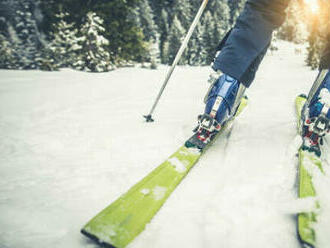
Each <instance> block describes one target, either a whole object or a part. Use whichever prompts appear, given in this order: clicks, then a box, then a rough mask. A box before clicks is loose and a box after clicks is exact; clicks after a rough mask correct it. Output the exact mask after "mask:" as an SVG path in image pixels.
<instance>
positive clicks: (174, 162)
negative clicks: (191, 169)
mask: <svg viewBox="0 0 330 248" xmlns="http://www.w3.org/2000/svg"><path fill="white" fill-rule="evenodd" d="M167 161H168V162H169V163H170V164H171V165H172V166H173V167H174V168H175V170H176V171H177V172H179V173H184V172H185V171H186V170H187V168H186V165H184V164H183V163H182V162H181V161H180V160H179V159H178V158H176V157H173V158H170V159H168V160H167Z"/></svg>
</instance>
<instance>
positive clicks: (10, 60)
mask: <svg viewBox="0 0 330 248" xmlns="http://www.w3.org/2000/svg"><path fill="white" fill-rule="evenodd" d="M15 60H16V58H15V51H14V49H13V46H12V44H11V43H10V42H9V40H8V39H7V38H6V37H5V36H4V35H2V34H0V68H3V69H12V68H14V65H15V64H16V63H17V62H16V61H15Z"/></svg>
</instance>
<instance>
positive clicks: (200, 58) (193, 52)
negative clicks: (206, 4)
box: [187, 23, 207, 65]
mask: <svg viewBox="0 0 330 248" xmlns="http://www.w3.org/2000/svg"><path fill="white" fill-rule="evenodd" d="M204 28H205V26H204V25H202V24H201V23H199V24H198V25H197V27H196V30H195V32H194V34H193V35H192V38H191V41H190V42H189V46H188V56H187V57H188V58H187V59H188V64H189V65H205V64H206V61H207V51H206V46H205V42H204V34H205V29H204Z"/></svg>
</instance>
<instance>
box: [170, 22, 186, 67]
mask: <svg viewBox="0 0 330 248" xmlns="http://www.w3.org/2000/svg"><path fill="white" fill-rule="evenodd" d="M185 33H186V31H185V29H184V28H183V27H182V25H181V23H180V21H179V19H178V18H177V17H176V16H175V17H174V20H173V23H172V25H171V28H170V31H169V34H168V44H167V46H168V48H166V49H167V54H165V55H166V56H167V57H168V63H172V62H173V61H174V58H175V55H176V54H177V52H178V50H179V48H180V46H181V43H182V40H183V39H184V36H185ZM185 63H186V52H185V53H184V54H183V55H182V58H181V60H180V62H179V64H185Z"/></svg>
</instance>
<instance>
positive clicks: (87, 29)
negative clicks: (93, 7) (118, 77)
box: [74, 12, 113, 72]
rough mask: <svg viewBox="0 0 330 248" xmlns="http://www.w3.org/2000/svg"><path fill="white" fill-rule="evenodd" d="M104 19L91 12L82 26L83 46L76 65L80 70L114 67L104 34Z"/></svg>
mask: <svg viewBox="0 0 330 248" xmlns="http://www.w3.org/2000/svg"><path fill="white" fill-rule="evenodd" d="M102 24H103V20H102V19H101V18H100V17H98V16H97V15H96V14H95V13H93V12H89V13H88V14H87V16H86V22H85V24H84V25H83V26H82V28H81V33H82V35H83V36H82V37H81V41H82V42H81V46H82V48H81V49H80V50H79V57H78V61H77V62H76V63H74V67H75V68H77V69H80V70H89V71H92V72H104V71H109V70H111V69H113V65H112V64H111V63H110V54H109V52H108V51H107V50H106V48H105V46H108V45H109V41H108V40H107V39H106V38H105V37H104V36H103V35H102V33H103V32H104V31H105V29H104V27H103V26H102Z"/></svg>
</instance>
